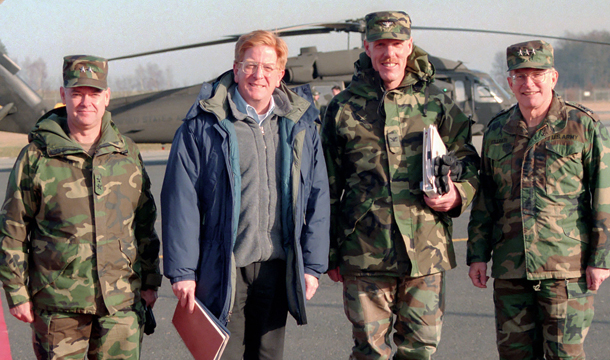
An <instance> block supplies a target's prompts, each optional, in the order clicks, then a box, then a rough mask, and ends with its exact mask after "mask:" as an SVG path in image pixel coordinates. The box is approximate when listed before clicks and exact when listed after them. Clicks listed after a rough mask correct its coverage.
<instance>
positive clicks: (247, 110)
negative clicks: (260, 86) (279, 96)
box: [233, 88, 275, 126]
mask: <svg viewBox="0 0 610 360" xmlns="http://www.w3.org/2000/svg"><path fill="white" fill-rule="evenodd" d="M233 101H234V102H235V106H236V107H237V110H239V111H240V112H242V113H244V114H246V115H248V116H250V117H251V118H253V119H254V120H255V121H256V122H257V123H258V125H259V126H261V125H262V124H263V121H265V119H267V118H268V117H269V116H271V114H273V110H274V109H275V101H273V96H272V97H271V101H270V102H269V110H268V111H267V112H266V113H264V114H260V115H259V114H258V113H257V112H256V109H254V107H252V105H250V104H248V103H247V102H246V100H244V98H243V97H242V96H241V94H240V93H239V89H237V88H235V96H234V99H233Z"/></svg>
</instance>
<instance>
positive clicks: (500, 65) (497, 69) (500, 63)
mask: <svg viewBox="0 0 610 360" xmlns="http://www.w3.org/2000/svg"><path fill="white" fill-rule="evenodd" d="M507 70H508V66H507V65H506V53H505V52H504V51H498V52H497V53H496V55H495V56H494V62H493V64H492V68H491V74H490V75H491V77H492V78H493V79H494V80H495V81H496V82H497V83H498V85H500V86H502V87H503V88H504V89H505V90H506V91H508V92H509V94H510V88H509V86H508V82H507V81H506V77H507V76H508V75H507V74H508V73H507V72H506V71H507Z"/></svg>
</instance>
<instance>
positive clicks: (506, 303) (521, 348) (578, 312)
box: [494, 277, 594, 360]
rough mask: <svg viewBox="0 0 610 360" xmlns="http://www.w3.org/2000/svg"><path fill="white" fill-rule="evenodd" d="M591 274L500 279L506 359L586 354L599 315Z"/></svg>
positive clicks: (499, 324) (501, 345)
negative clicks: (589, 282) (595, 313)
mask: <svg viewBox="0 0 610 360" xmlns="http://www.w3.org/2000/svg"><path fill="white" fill-rule="evenodd" d="M593 293H594V292H592V291H590V290H587V283H586V280H585V278H584V277H583V278H580V279H568V280H554V279H550V280H540V281H531V280H525V279H517V280H503V279H496V280H495V281H494V303H495V306H496V331H497V344H498V352H499V353H500V360H513V359H523V360H527V359H543V358H545V356H546V359H573V360H584V359H585V353H584V350H583V343H584V340H585V337H586V335H587V332H588V331H589V327H590V326H591V322H592V320H593V300H594V296H593Z"/></svg>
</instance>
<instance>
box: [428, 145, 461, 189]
mask: <svg viewBox="0 0 610 360" xmlns="http://www.w3.org/2000/svg"><path fill="white" fill-rule="evenodd" d="M449 172H451V175H450V176H451V180H452V181H458V180H459V179H460V178H461V177H462V163H461V162H460V161H459V160H458V158H457V156H455V153H454V152H453V151H451V152H449V153H448V154H446V155H443V156H437V157H436V158H435V159H434V176H435V177H436V179H435V185H436V188H437V189H438V193H439V195H445V194H446V193H448V192H449V190H451V189H450V188H449Z"/></svg>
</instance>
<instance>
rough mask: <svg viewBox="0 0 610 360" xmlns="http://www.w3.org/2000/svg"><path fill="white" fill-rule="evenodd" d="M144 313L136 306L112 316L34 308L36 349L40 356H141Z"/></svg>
mask: <svg viewBox="0 0 610 360" xmlns="http://www.w3.org/2000/svg"><path fill="white" fill-rule="evenodd" d="M140 319H141V317H140V316H138V313H136V312H135V311H133V310H124V311H119V312H117V313H115V314H114V315H112V316H110V315H107V316H98V315H91V314H76V313H57V312H48V311H45V310H35V314H34V322H33V323H32V330H33V341H34V352H35V353H36V357H37V358H38V359H39V360H41V359H44V360H51V359H52V360H59V359H80V360H82V359H84V358H86V359H89V360H92V359H98V360H102V359H104V360H106V359H130V360H131V359H136V360H137V359H139V358H140V349H141V344H142V331H141V330H142V324H141V321H140Z"/></svg>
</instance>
